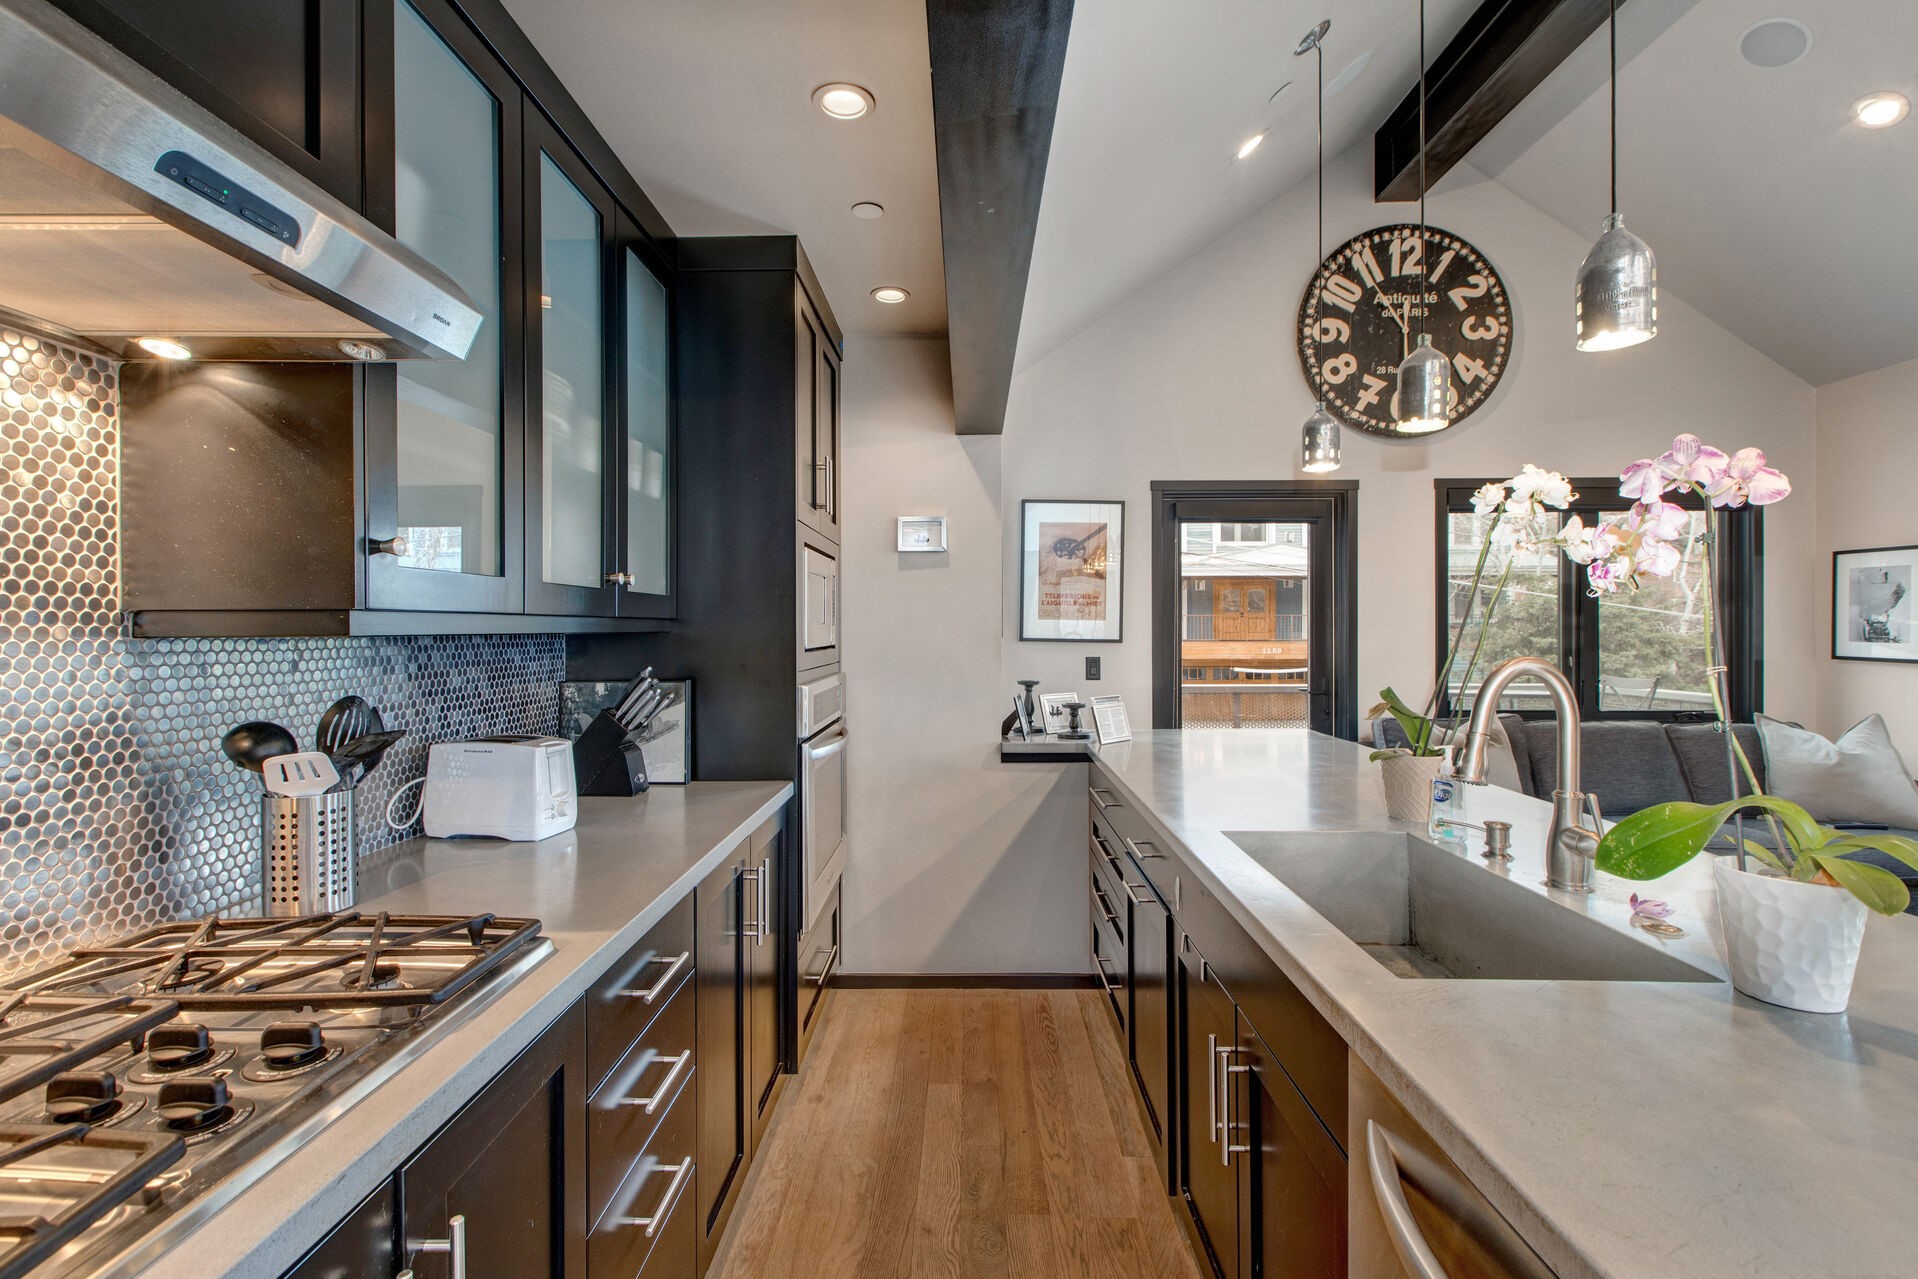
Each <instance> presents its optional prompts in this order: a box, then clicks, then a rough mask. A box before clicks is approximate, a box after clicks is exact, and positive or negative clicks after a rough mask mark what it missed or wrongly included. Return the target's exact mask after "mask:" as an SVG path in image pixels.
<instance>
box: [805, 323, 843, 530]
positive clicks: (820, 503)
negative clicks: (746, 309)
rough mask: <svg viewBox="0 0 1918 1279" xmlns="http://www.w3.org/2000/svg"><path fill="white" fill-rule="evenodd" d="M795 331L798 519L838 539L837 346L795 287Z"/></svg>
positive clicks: (824, 324) (838, 354)
mask: <svg viewBox="0 0 1918 1279" xmlns="http://www.w3.org/2000/svg"><path fill="white" fill-rule="evenodd" d="M793 306H794V311H795V316H794V329H795V331H796V332H797V333H798V334H799V342H798V347H797V350H796V351H795V360H794V376H795V377H796V378H797V379H798V385H797V387H796V388H795V390H794V396H793V399H794V403H795V406H796V407H797V409H798V414H797V422H796V425H797V432H798V459H799V476H798V479H799V519H800V522H801V523H803V524H805V525H806V526H807V527H808V528H811V529H813V530H814V531H815V532H819V533H823V534H825V535H826V536H827V537H830V538H831V539H832V540H833V541H835V542H837V541H838V540H839V366H840V362H841V357H840V351H839V344H838V342H837V341H836V340H835V339H834V337H833V334H832V330H831V329H829V328H828V327H827V325H826V322H825V320H824V319H822V318H821V316H820V314H819V310H818V308H817V307H816V306H815V305H814V304H813V301H812V299H811V298H810V297H809V296H808V295H807V293H806V291H805V289H804V288H803V287H802V288H800V289H796V290H794V295H793Z"/></svg>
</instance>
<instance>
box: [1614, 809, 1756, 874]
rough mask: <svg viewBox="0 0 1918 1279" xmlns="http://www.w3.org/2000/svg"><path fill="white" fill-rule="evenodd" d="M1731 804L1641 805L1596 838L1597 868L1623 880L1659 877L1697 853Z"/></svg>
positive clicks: (1720, 823) (1716, 829) (1722, 821)
mask: <svg viewBox="0 0 1918 1279" xmlns="http://www.w3.org/2000/svg"><path fill="white" fill-rule="evenodd" d="M1734 807H1736V805H1735V804H1719V805H1716V806H1713V807H1708V806H1706V805H1704V804H1692V803H1685V802H1674V803H1669V804H1653V805H1652V806H1651V807H1650V808H1641V809H1640V810H1639V811H1638V812H1636V813H1633V814H1632V815H1631V816H1630V817H1627V818H1625V819H1624V820H1623V821H1621V822H1619V823H1618V825H1616V826H1614V827H1612V828H1611V829H1610V830H1608V831H1606V832H1605V834H1604V836H1603V838H1601V839H1600V840H1599V841H1598V868H1599V869H1600V870H1602V871H1604V872H1605V873H1606V874H1608V875H1617V876H1618V877H1619V878H1621V879H1657V878H1658V877H1659V876H1660V875H1669V874H1671V872H1673V871H1675V870H1677V869H1678V868H1679V867H1680V866H1683V865H1684V864H1685V863H1686V862H1688V861H1690V860H1691V859H1692V858H1694V857H1696V856H1698V854H1699V852H1700V851H1701V850H1702V849H1703V848H1704V847H1705V845H1706V844H1708V843H1710V842H1711V838H1712V836H1713V835H1715V834H1717V833H1718V828H1719V827H1720V826H1723V825H1724V824H1725V817H1726V815H1727V814H1728V813H1730V812H1731V811H1732V809H1733V808H1734Z"/></svg>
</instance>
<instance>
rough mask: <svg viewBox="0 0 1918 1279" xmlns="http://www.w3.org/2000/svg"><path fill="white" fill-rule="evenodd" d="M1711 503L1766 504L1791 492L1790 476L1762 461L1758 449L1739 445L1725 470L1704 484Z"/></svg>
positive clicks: (1762, 453) (1727, 504) (1715, 504)
mask: <svg viewBox="0 0 1918 1279" xmlns="http://www.w3.org/2000/svg"><path fill="white" fill-rule="evenodd" d="M1706 492H1707V493H1709V494H1710V495H1711V499H1712V505H1713V506H1743V505H1744V504H1745V503H1747V502H1750V503H1751V504H1752V505H1753V506H1766V505H1769V504H1770V503H1772V502H1777V501H1780V500H1782V499H1783V498H1785V497H1788V496H1789V495H1790V494H1791V480H1790V479H1789V478H1788V477H1787V476H1786V475H1785V473H1784V472H1783V471H1780V470H1777V469H1776V468H1774V467H1770V466H1766V465H1765V454H1764V451H1763V450H1762V449H1740V450H1738V452H1736V453H1734V454H1733V455H1732V457H1731V461H1730V463H1729V464H1728V465H1727V466H1726V468H1725V471H1724V473H1723V474H1722V475H1720V476H1719V477H1718V479H1717V480H1716V481H1714V482H1713V483H1711V484H1708V485H1706Z"/></svg>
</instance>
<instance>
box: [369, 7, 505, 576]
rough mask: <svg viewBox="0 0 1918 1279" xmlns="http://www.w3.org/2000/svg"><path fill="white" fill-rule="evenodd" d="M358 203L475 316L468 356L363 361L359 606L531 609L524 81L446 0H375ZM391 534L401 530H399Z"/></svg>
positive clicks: (370, 13)
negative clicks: (435, 271)
mask: <svg viewBox="0 0 1918 1279" xmlns="http://www.w3.org/2000/svg"><path fill="white" fill-rule="evenodd" d="M366 67H367V81H368V86H369V93H368V98H367V101H368V111H367V135H366V136H367V142H366V158H367V164H366V192H367V212H368V215H369V216H370V217H371V218H372V219H373V221H374V222H376V223H377V224H378V225H380V226H381V227H382V228H383V229H385V230H387V231H389V232H392V233H393V234H394V236H395V237H396V238H397V239H398V240H399V241H400V242H401V243H402V244H404V245H406V246H407V247H408V248H410V249H412V250H413V251H415V252H416V253H419V254H420V255H421V256H422V257H424V258H426V259H427V260H428V261H429V262H431V263H432V264H433V265H434V266H437V267H438V268H440V269H441V270H442V271H445V272H446V273H447V274H448V275H449V276H451V277H452V278H453V280H454V282H455V283H457V284H458V285H459V286H460V287H461V289H463V290H464V291H465V293H466V295H467V296H468V297H469V298H471V299H472V301H473V303H474V305H476V306H477V307H478V308H479V309H480V311H481V312H482V313H483V314H484V315H485V317H486V322H485V323H484V324H483V325H482V326H481V328H480V333H479V337H478V338H477V340H476V341H475V342H474V344H473V349H472V351H471V352H470V353H469V354H468V355H467V357H466V359H464V360H461V361H456V362H455V361H448V362H443V363H427V362H421V361H410V362H407V363H403V364H388V365H381V366H378V367H375V368H370V369H367V370H366V371H365V373H364V378H365V387H366V442H365V447H366V458H365V477H366V495H365V501H366V526H367V539H368V549H367V555H366V603H367V606H368V607H369V608H375V609H417V610H428V611H452V612H469V613H517V612H520V611H522V610H523V609H524V607H525V598H526V590H525V532H524V530H525V501H524V498H523V496H522V485H523V478H524V470H525V439H526V433H525V412H526V403H525V398H526V397H525V376H524V369H525V365H524V359H523V352H524V350H525V342H526V336H525V335H526V308H525V298H524V296H523V291H522V290H521V289H519V288H518V287H516V286H515V283H514V282H515V281H518V280H519V279H521V278H522V276H523V274H524V265H523V264H524V261H525V257H524V243H523V238H522V228H523V218H524V210H523V208H522V204H521V199H520V191H521V188H522V173H523V165H524V159H525V154H524V139H523V132H522V127H521V123H522V112H523V107H522V102H523V99H522V95H521V93H520V89H519V85H518V84H517V83H516V82H515V81H514V79H513V77H512V76H511V75H510V74H509V73H508V72H507V70H506V68H505V67H503V66H501V65H500V64H499V63H498V62H497V61H496V60H495V59H494V58H493V56H492V54H491V52H490V51H489V50H488V49H487V47H486V45H485V43H484V42H483V41H482V40H481V39H480V38H479V37H478V36H477V35H476V34H475V33H474V32H473V31H472V29H471V28H469V27H468V26H467V25H466V23H465V22H464V21H463V20H462V19H461V18H460V16H459V14H458V13H456V12H455V11H454V10H453V8H452V6H451V4H450V3H448V0H369V3H368V4H367V6H366ZM388 539H398V542H397V543H394V542H389V541H388Z"/></svg>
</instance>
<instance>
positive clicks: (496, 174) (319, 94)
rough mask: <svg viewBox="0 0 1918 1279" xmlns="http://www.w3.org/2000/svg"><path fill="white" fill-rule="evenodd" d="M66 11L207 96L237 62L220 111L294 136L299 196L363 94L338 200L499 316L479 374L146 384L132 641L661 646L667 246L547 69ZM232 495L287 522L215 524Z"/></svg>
mask: <svg viewBox="0 0 1918 1279" xmlns="http://www.w3.org/2000/svg"><path fill="white" fill-rule="evenodd" d="M63 6H64V7H65V8H67V9H68V11H69V12H73V13H75V14H76V15H77V16H80V17H81V18H82V19H83V20H84V21H86V22H88V23H89V25H92V26H94V27H95V28H96V29H97V30H100V31H101V32H102V34H104V35H106V36H107V37H108V38H109V39H112V40H114V41H115V42H116V43H120V44H122V45H123V46H124V47H127V48H128V49H129V51H131V52H132V53H133V54H134V55H135V56H136V57H139V58H141V59H142V60H143V61H146V62H148V63H149V65H151V66H153V67H154V69H155V70H156V72H158V73H159V74H161V75H162V76H163V78H166V79H168V80H170V81H172V82H174V83H176V84H177V85H179V86H180V87H181V88H183V89H186V90H188V91H190V92H192V91H196V90H195V86H196V85H197V84H199V82H200V81H201V80H204V79H205V78H206V76H208V75H211V74H213V73H215V72H217V71H219V70H220V69H221V68H223V67H230V68H231V69H232V74H233V75H234V76H236V77H238V80H237V83H236V84H235V85H233V86H230V87H231V88H232V89H233V90H234V92H235V93H236V94H238V95H239V96H237V97H235V98H234V100H233V102H232V103H229V104H227V105H226V106H221V107H219V108H218V109H219V111H220V113H221V114H223V115H227V116H229V117H230V118H233V119H235V121H236V123H237V124H239V125H240V126H241V127H243V128H244V129H245V130H246V131H248V132H250V133H256V135H257V134H258V132H259V131H261V130H267V131H269V132H275V133H284V136H283V137H281V141H280V143H279V144H278V145H276V146H274V147H272V148H271V149H273V150H275V152H276V154H281V155H282V156H283V158H287V160H288V162H289V163H291V164H294V165H295V167H297V168H301V169H302V171H303V172H305V171H310V170H311V168H312V166H313V165H317V164H320V163H321V162H322V161H324V163H325V164H326V165H328V166H331V165H332V164H333V163H334V161H335V160H336V159H337V158H338V156H339V155H340V154H341V152H340V150H339V147H338V146H337V145H336V144H335V142H334V141H330V140H329V139H331V138H332V137H333V134H332V132H331V130H333V128H334V122H335V120H336V117H337V116H338V114H339V111H340V110H341V109H342V108H340V107H339V104H338V103H337V102H336V101H335V99H336V98H338V97H339V96H341V95H344V97H345V99H346V103H347V106H348V107H350V109H351V110H350V117H351V118H350V128H346V129H345V132H346V134H347V135H349V140H350V143H351V149H350V155H349V157H348V158H349V160H350V164H349V168H350V169H351V173H350V175H349V177H348V179H347V180H345V182H344V184H343V185H341V184H340V183H338V182H334V181H329V183H328V185H329V187H330V188H331V189H336V190H339V191H345V192H350V195H351V200H350V202H351V203H352V204H353V206H354V207H355V208H359V209H361V210H363V212H364V213H365V215H366V216H367V217H368V218H369V219H370V220H371V221H372V222H373V223H374V224H375V225H377V226H378V227H380V228H382V229H383V230H385V231H387V232H388V233H390V234H392V235H393V236H394V237H395V238H396V239H398V240H399V241H400V242H401V243H402V244H404V245H406V246H407V247H408V248H410V249H412V250H413V251H414V252H416V253H418V254H419V255H420V256H421V257H423V258H425V259H426V260H427V261H428V262H430V263H432V264H433V265H434V266H436V267H438V268H439V269H440V270H441V271H443V272H445V273H446V274H447V275H448V276H449V277H450V278H452V279H453V281H454V282H455V283H457V284H458V285H459V286H460V288H461V289H462V290H463V291H464V292H465V293H466V294H467V295H468V297H470V298H471V299H472V301H473V302H474V303H475V305H476V306H478V308H479V309H480V310H481V312H482V313H483V315H484V317H485V320H484V323H483V324H482V326H481V328H480V332H479V336H478V338H477V340H476V341H475V343H474V346H473V349H472V352H471V354H470V355H469V356H468V358H467V359H465V360H463V361H445V362H432V361H403V362H399V363H395V364H378V365H368V366H352V367H349V366H346V365H343V364H342V365H323V364H313V365H294V364H252V365H248V364H232V365H221V364H213V363H204V364H193V365H189V366H186V367H177V368H164V367H160V366H157V365H153V364H140V363H132V364H129V365H127V366H126V368H125V370H124V373H123V396H122V409H123V415H124V417H125V419H126V421H127V425H128V430H127V432H126V434H127V437H128V439H129V440H135V441H146V442H147V444H148V445H149V446H150V447H142V446H141V445H140V444H138V443H135V444H133V445H131V446H130V447H129V448H128V450H127V463H126V467H125V474H124V478H125V496H124V502H125V509H126V512H127V539H126V544H127V564H128V568H127V582H126V595H125V600H126V606H127V607H128V608H129V609H130V610H131V611H132V612H133V614H134V630H135V633H136V634H140V635H145V636H215V635H358V634H452V633H474V632H479V633H485V632H503V631H570V632H576V631H582V630H629V631H631V630H645V631H657V630H661V629H664V628H665V627H666V626H667V625H668V624H669V622H670V621H671V620H672V619H673V618H674V617H675V615H676V608H677V599H676V597H677V562H676V559H677V555H678V548H679V546H680V544H681V542H682V540H683V539H682V536H681V534H682V530H681V528H680V527H679V520H680V518H681V507H680V506H679V505H678V503H677V502H676V500H675V499H676V490H677V487H678V483H679V481H678V474H677V473H678V471H679V469H680V468H679V464H678V457H677V443H678V440H677V429H678V427H677V422H678V416H679V406H678V403H677V399H676V394H677V388H676V385H675V376H676V369H675V362H674V348H675V324H676V318H675V311H676V296H675V273H674V251H673V246H672V244H671V242H670V241H669V240H668V241H662V240H660V239H659V238H658V237H657V236H656V235H655V234H653V233H651V232H650V231H649V230H647V229H646V228H647V227H650V226H652V225H653V224H654V223H656V222H657V215H656V214H655V213H654V212H653V211H652V209H651V206H650V205H647V204H645V201H644V198H643V194H642V193H639V192H638V188H637V187H636V186H634V184H633V183H632V180H631V178H630V176H629V175H626V174H625V173H624V172H623V171H614V169H616V167H617V166H616V165H614V169H609V168H608V167H607V166H608V165H609V164H611V163H612V161H611V160H610V152H608V151H607V149H606V147H605V144H604V141H603V139H599V138H598V137H597V136H596V135H592V136H586V135H590V134H591V133H592V130H591V126H590V125H589V124H587V123H586V122H585V119H584V116H583V115H581V114H580V113H579V111H578V109H577V105H576V104H573V103H571V102H570V100H569V99H564V95H563V91H562V90H561V89H559V88H558V86H557V85H555V84H550V83H546V80H548V79H550V77H549V76H548V75H547V73H546V72H545V70H544V67H543V64H540V65H539V66H537V67H534V66H531V65H530V64H529V67H528V68H514V67H511V66H509V65H507V63H506V62H505V61H503V60H502V59H503V56H505V55H503V54H502V53H501V52H500V51H501V50H502V49H519V50H522V51H523V52H524V53H525V56H526V57H527V58H528V59H532V58H533V57H534V55H532V54H531V53H530V46H526V45H525V42H524V40H523V38H508V37H509V36H510V37H517V32H516V30H515V29H512V28H511V20H510V18H508V17H507V16H506V15H505V12H504V10H501V9H499V8H498V6H496V5H479V6H473V5H469V4H462V3H459V2H458V0H302V2H294V0H288V2H287V3H284V4H243V3H232V4H221V3H213V2H212V0H192V2H183V3H181V4H177V5H153V4H139V3H133V2H131V0H63ZM143 41H144V42H145V43H144V44H143V43H142V42H143ZM169 42H170V43H169ZM254 42H258V43H260V44H262V45H263V46H266V45H270V46H271V48H270V49H265V48H263V50H262V51H261V52H260V53H259V54H258V56H254V54H253V53H251V52H249V50H251V48H252V44H253V43H254ZM149 46H150V47H149ZM169 50H170V51H169ZM342 58H344V63H342V62H341V59H342ZM342 65H343V66H344V67H345V70H344V71H341V70H340V67H341V66H342ZM522 70H526V71H528V73H531V74H534V78H535V79H536V80H539V81H540V83H541V84H542V85H543V86H544V89H543V92H544V94H545V99H544V100H546V101H548V102H551V103H552V104H554V106H555V107H556V109H557V108H563V109H560V110H559V112H558V114H557V115H553V114H551V113H549V112H546V111H543V110H542V109H541V107H540V106H539V105H538V104H536V103H535V101H534V98H533V96H532V95H531V94H529V92H528V90H527V87H526V81H525V80H524V79H523V77H522V75H521V71H522ZM341 77H345V78H341ZM302 86H304V87H302ZM297 103H305V104H306V105H307V107H308V108H309V109H310V112H311V113H312V118H311V119H310V120H308V121H307V123H306V124H304V125H301V124H299V122H298V120H297V119H296V116H295V114H294V112H293V104H297ZM242 107H246V108H247V109H246V110H242V109H241V108H242ZM255 115H257V117H258V118H257V119H254V118H253V116H255ZM554 119H564V120H569V121H571V124H570V125H569V126H568V128H569V129H570V130H571V131H572V133H573V134H576V135H579V136H569V134H568V133H567V132H563V131H562V130H561V129H560V128H559V127H557V126H556V125H555V124H554V123H553V120H554ZM315 121H317V122H318V123H315ZM302 130H304V132H302ZM294 134H298V135H299V137H301V138H305V139H306V140H307V141H309V142H312V144H313V145H312V147H311V148H309V150H308V151H302V152H301V153H300V154H302V155H305V157H306V158H305V159H304V160H300V159H299V157H298V156H291V155H288V154H287V153H286V151H285V147H287V146H291V145H293V142H294V141H297V140H298V139H295V138H294V137H293V135H294ZM264 140H266V139H263V141H264ZM302 145H304V144H302ZM309 152H310V153H309ZM582 155H592V156H595V157H597V159H596V162H595V163H593V164H588V163H587V162H586V161H585V160H583V159H582V158H581V157H582ZM614 191H623V192H626V193H627V195H628V197H629V198H628V199H627V201H626V202H625V203H621V202H619V201H616V200H615V198H614V196H613V194H612V192H614ZM635 203H636V204H638V205H641V206H644V207H643V208H639V209H638V210H637V212H635V209H634V207H633V206H634V205H635ZM149 425H152V426H153V427H154V429H151V430H149V429H146V428H147V427H148V426H149ZM162 428H164V433H163V432H162ZM186 437H191V438H192V439H193V440H194V441H195V448H194V449H192V450H183V449H179V448H177V447H174V445H176V444H177V443H178V441H179V440H180V439H182V438H186ZM287 493H297V494H299V495H300V499H301V502H300V504H299V505H298V507H297V509H293V507H292V505H291V504H289V503H288V502H287V501H286V498H285V495H286V494H287ZM234 494H246V495H252V496H254V497H256V498H257V499H258V501H257V502H256V503H255V508H257V509H273V510H274V511H275V512H276V518H275V519H274V520H273V521H270V522H263V521H259V520H254V521H250V522H249V523H248V524H246V525H245V526H244V527H243V528H240V529H237V530H236V527H235V525H234V524H233V523H232V521H231V520H224V519H220V518H216V517H214V516H212V515H210V514H209V513H210V512H221V511H226V510H229V509H231V508H232V507H233V500H232V498H233V495H234ZM287 565H295V566H297V567H298V568H299V569H300V571H299V572H298V573H287V572H284V571H280V572H275V571H274V570H275V568H276V566H277V567H279V568H282V569H283V568H284V567H285V566H287Z"/></svg>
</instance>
